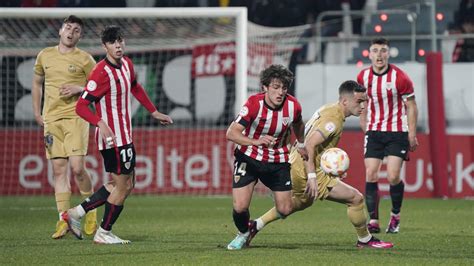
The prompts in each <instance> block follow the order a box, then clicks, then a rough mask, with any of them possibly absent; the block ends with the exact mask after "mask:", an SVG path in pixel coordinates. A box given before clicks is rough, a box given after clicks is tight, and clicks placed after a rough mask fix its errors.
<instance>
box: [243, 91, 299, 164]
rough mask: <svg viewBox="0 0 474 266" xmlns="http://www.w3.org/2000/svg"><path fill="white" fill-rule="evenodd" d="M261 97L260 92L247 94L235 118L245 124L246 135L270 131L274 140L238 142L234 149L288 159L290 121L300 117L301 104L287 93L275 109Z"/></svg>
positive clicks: (268, 158) (275, 159) (270, 158)
mask: <svg viewBox="0 0 474 266" xmlns="http://www.w3.org/2000/svg"><path fill="white" fill-rule="evenodd" d="M264 99H265V93H263V92H262V93H258V94H255V95H252V96H250V97H249V98H248V100H247V102H246V103H245V105H244V106H243V107H242V109H241V110H240V113H239V115H238V116H237V118H236V119H235V122H236V123H239V124H241V125H243V126H244V127H245V130H244V135H245V136H247V137H249V138H252V139H259V138H260V137H261V136H264V135H270V136H273V137H275V138H276V141H275V144H274V145H273V146H271V147H267V146H254V145H249V146H245V145H237V149H238V150H239V151H241V152H242V153H244V154H245V155H247V156H249V157H251V158H253V159H255V160H258V161H262V162H269V163H284V162H288V157H289V151H290V148H291V145H290V134H291V130H290V127H291V125H292V124H293V123H295V122H299V121H301V119H302V118H301V105H300V103H299V102H298V101H297V100H296V98H295V97H293V96H291V95H289V94H287V96H286V98H285V100H284V102H283V105H282V106H280V108H278V109H272V108H271V107H270V106H268V105H267V104H266V103H265V100H264Z"/></svg>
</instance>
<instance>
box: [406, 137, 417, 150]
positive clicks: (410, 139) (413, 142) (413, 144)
mask: <svg viewBox="0 0 474 266" xmlns="http://www.w3.org/2000/svg"><path fill="white" fill-rule="evenodd" d="M408 142H409V143H410V151H415V150H416V147H418V139H417V138H416V135H408Z"/></svg>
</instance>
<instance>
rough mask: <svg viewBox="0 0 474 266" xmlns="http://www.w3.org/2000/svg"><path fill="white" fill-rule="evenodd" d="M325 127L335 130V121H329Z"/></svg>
mask: <svg viewBox="0 0 474 266" xmlns="http://www.w3.org/2000/svg"><path fill="white" fill-rule="evenodd" d="M324 128H325V129H326V130H327V131H328V132H333V131H334V130H335V129H336V125H334V123H333V122H327V123H326V125H324Z"/></svg>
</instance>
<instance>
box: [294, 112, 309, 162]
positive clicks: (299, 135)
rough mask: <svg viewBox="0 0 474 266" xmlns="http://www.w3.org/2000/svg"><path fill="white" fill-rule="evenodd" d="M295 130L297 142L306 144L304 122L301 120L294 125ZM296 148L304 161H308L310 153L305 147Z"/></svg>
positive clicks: (297, 146)
mask: <svg viewBox="0 0 474 266" xmlns="http://www.w3.org/2000/svg"><path fill="white" fill-rule="evenodd" d="M293 130H294V132H295V135H296V140H297V141H298V143H301V144H303V143H304V142H305V140H304V123H303V120H302V119H300V121H299V122H297V123H294V124H293ZM296 148H297V149H298V153H299V154H300V155H301V157H303V160H304V161H306V160H308V151H307V149H306V147H305V145H302V146H299V145H296Z"/></svg>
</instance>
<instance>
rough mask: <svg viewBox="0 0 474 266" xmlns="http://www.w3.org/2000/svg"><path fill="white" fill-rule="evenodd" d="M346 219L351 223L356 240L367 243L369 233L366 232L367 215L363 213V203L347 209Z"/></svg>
mask: <svg viewBox="0 0 474 266" xmlns="http://www.w3.org/2000/svg"><path fill="white" fill-rule="evenodd" d="M347 217H349V221H351V223H352V225H353V226H354V229H355V230H356V233H357V238H358V239H359V240H360V241H361V242H364V243H366V242H367V241H369V240H370V233H369V231H368V230H367V215H366V214H365V211H364V203H363V202H362V203H360V204H359V205H356V206H349V207H347ZM367 238H368V239H367Z"/></svg>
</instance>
